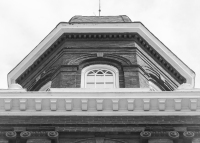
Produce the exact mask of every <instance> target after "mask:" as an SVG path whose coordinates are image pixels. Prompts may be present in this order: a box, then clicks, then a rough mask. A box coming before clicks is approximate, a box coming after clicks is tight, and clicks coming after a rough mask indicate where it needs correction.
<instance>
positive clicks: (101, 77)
mask: <svg viewBox="0 0 200 143" xmlns="http://www.w3.org/2000/svg"><path fill="white" fill-rule="evenodd" d="M96 82H104V76H103V75H96Z"/></svg>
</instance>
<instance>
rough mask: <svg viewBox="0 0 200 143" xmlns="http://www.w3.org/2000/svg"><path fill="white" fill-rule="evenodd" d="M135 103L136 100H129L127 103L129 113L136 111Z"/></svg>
mask: <svg viewBox="0 0 200 143" xmlns="http://www.w3.org/2000/svg"><path fill="white" fill-rule="evenodd" d="M134 101H135V99H127V102H128V106H127V108H128V111H133V110H134Z"/></svg>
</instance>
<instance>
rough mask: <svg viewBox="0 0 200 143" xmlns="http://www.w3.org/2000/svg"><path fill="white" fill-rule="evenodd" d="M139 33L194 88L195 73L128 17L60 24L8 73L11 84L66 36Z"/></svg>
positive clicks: (82, 18) (75, 19)
mask: <svg viewBox="0 0 200 143" xmlns="http://www.w3.org/2000/svg"><path fill="white" fill-rule="evenodd" d="M127 32H128V33H138V34H139V35H140V36H141V37H142V38H143V39H144V40H145V41H146V42H147V43H149V45H151V46H152V47H153V48H154V49H155V51H156V52H157V53H158V54H159V55H162V57H163V58H164V59H165V60H167V61H168V63H170V65H171V66H173V67H176V70H177V71H178V72H179V73H180V74H181V75H182V76H183V77H185V79H186V84H188V85H190V87H192V88H194V85H195V73H194V72H193V71H192V70H191V69H190V68H189V67H188V66H187V65H185V64H184V63H183V62H182V61H181V60H180V59H179V58H178V57H177V56H176V55H175V54H173V53H172V52H171V51H170V49H168V48H167V47H166V46H165V45H164V44H163V43H162V42H161V41H160V40H159V39H158V38H157V37H155V36H154V35H153V34H152V33H151V32H150V31H149V30H148V29H147V28H146V27H145V26H144V25H143V24H142V23H141V22H131V20H130V19H129V18H128V17H127V16H108V17H106V16H102V17H98V16H91V17H89V16H75V17H73V18H72V19H71V20H70V21H69V22H62V23H59V24H58V25H57V26H56V27H55V28H54V29H53V30H52V31H51V32H50V33H49V34H48V35H47V36H46V37H45V38H44V39H43V40H42V41H41V42H40V43H39V44H38V45H37V47H35V48H34V49H33V50H32V51H31V52H30V53H29V54H28V55H27V56H26V57H25V58H24V59H23V60H22V61H21V62H20V63H19V64H18V65H17V66H16V67H15V68H14V69H13V70H12V71H11V72H10V73H9V74H8V85H9V86H10V85H11V84H12V83H16V80H17V78H18V77H19V76H20V75H21V74H22V73H23V72H25V71H26V70H27V69H28V68H29V67H30V66H31V65H32V64H33V63H34V62H35V61H36V60H37V59H38V58H39V57H40V56H41V55H42V54H43V53H44V52H45V51H46V50H47V49H48V48H49V47H50V46H51V45H53V44H54V43H55V42H56V40H58V39H59V37H61V35H63V34H64V33H79V34H81V33H127Z"/></svg>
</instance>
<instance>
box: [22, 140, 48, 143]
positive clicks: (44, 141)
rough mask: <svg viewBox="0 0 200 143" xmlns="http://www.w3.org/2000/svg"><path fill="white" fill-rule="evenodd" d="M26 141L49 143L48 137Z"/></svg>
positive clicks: (28, 142) (30, 142)
mask: <svg viewBox="0 0 200 143" xmlns="http://www.w3.org/2000/svg"><path fill="white" fill-rule="evenodd" d="M26 143H51V140H48V139H29V140H27V142H26Z"/></svg>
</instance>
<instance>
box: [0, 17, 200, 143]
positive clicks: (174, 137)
mask: <svg viewBox="0 0 200 143" xmlns="http://www.w3.org/2000/svg"><path fill="white" fill-rule="evenodd" d="M194 81H195V73H194V72H193V71H192V70H191V69H190V68H189V67H188V66H187V65H185V64H184V63H183V62H182V61H181V60H180V59H179V58H178V57H176V55H174V54H173V53H172V52H171V51H170V50H169V49H168V48H167V47H166V46H165V45H164V44H163V43H162V42H161V41H159V39H158V38H156V37H155V36H154V35H153V34H152V33H151V32H150V31H149V30H148V29H147V28H146V27H145V26H144V25H143V24H142V23H141V22H132V21H131V20H130V19H129V17H127V16H100V17H98V16H74V17H72V19H71V20H70V21H69V22H62V23H59V24H58V25H57V26H56V27H55V28H54V29H53V30H52V31H51V32H50V33H49V34H48V35H47V36H46V37H45V38H44V39H43V40H42V41H41V43H39V44H38V46H37V47H36V48H35V49H33V50H32V51H31V52H30V54H29V55H27V56H26V57H25V58H24V59H23V60H22V61H21V62H20V63H19V64H18V65H17V66H16V67H15V68H14V69H13V70H12V71H11V72H10V73H9V74H8V85H9V89H8V90H0V103H1V104H0V138H1V140H0V142H1V143H8V142H9V143H139V142H140V143H147V142H148V143H173V142H174V143H190V142H192V143H199V142H200V125H199V124H200V115H199V111H200V96H199V95H200V90H199V89H195V88H194Z"/></svg>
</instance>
